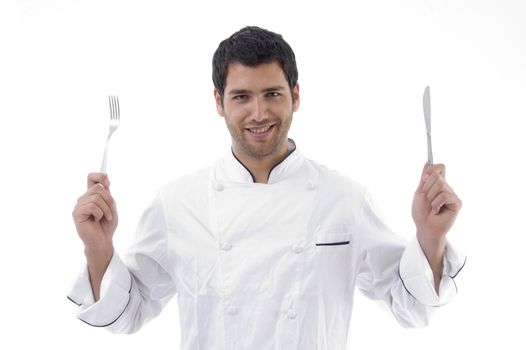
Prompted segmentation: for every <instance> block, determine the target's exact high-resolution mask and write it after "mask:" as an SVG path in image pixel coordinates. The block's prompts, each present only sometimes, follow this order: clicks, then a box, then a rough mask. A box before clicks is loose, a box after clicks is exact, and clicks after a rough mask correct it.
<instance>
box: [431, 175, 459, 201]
mask: <svg viewBox="0 0 526 350" xmlns="http://www.w3.org/2000/svg"><path fill="white" fill-rule="evenodd" d="M442 192H448V193H454V192H453V189H452V188H451V187H449V185H448V184H447V183H446V181H445V180H444V179H443V178H442V177H439V178H437V179H436V181H434V182H433V184H432V185H431V187H430V188H429V189H427V190H426V191H425V194H426V198H427V199H428V200H429V201H433V200H434V199H435V198H436V197H437V196H438V195H439V194H440V193H442Z"/></svg>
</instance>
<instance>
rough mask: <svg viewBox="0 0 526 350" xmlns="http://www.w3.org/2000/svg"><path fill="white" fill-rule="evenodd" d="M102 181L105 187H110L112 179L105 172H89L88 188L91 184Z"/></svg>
mask: <svg viewBox="0 0 526 350" xmlns="http://www.w3.org/2000/svg"><path fill="white" fill-rule="evenodd" d="M98 183H100V184H101V185H102V186H104V187H105V188H109V187H110V180H109V179H108V175H106V174H104V173H90V174H88V188H90V187H91V186H93V185H95V184H98Z"/></svg>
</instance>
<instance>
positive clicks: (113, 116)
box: [100, 96, 121, 174]
mask: <svg viewBox="0 0 526 350" xmlns="http://www.w3.org/2000/svg"><path fill="white" fill-rule="evenodd" d="M108 100H109V101H110V132H109V133H108V138H107V139H106V146H104V156H103V158H102V165H101V167H100V172H101V173H103V174H106V162H107V160H108V148H109V144H110V139H111V135H113V133H114V132H115V130H117V128H118V127H119V124H120V121H121V111H120V108H119V97H118V96H108Z"/></svg>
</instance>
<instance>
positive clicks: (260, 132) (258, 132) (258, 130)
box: [245, 124, 276, 138]
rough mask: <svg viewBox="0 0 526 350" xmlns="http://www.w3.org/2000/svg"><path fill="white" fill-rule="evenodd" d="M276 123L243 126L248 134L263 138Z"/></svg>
mask: <svg viewBox="0 0 526 350" xmlns="http://www.w3.org/2000/svg"><path fill="white" fill-rule="evenodd" d="M275 125H276V124H270V125H265V126H260V127H254V128H245V130H246V131H248V132H249V133H250V135H252V136H254V137H257V138H263V137H265V136H267V135H268V134H270V133H271V132H272V130H274V126H275Z"/></svg>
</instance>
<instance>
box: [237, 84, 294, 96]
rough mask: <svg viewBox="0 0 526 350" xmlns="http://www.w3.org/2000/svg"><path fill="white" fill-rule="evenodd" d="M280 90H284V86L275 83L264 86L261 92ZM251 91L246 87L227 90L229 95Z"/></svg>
mask: <svg viewBox="0 0 526 350" xmlns="http://www.w3.org/2000/svg"><path fill="white" fill-rule="evenodd" d="M281 90H285V87H284V86H281V85H276V86H270V87H268V88H265V89H263V90H262V92H270V91H281ZM250 92H252V91H250V90H247V89H232V90H230V91H229V92H228V94H229V95H238V94H247V93H250Z"/></svg>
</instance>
